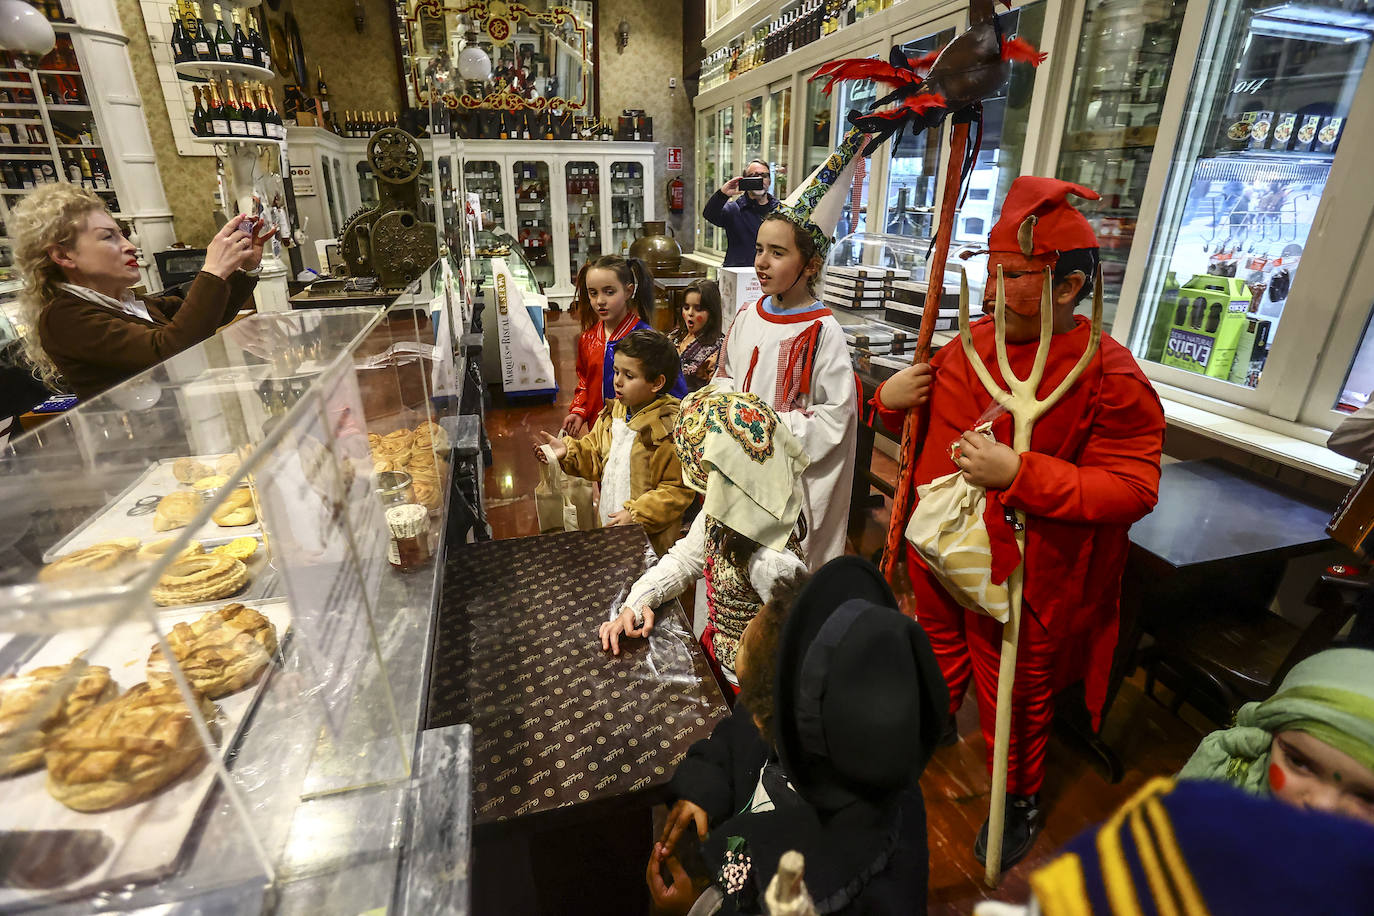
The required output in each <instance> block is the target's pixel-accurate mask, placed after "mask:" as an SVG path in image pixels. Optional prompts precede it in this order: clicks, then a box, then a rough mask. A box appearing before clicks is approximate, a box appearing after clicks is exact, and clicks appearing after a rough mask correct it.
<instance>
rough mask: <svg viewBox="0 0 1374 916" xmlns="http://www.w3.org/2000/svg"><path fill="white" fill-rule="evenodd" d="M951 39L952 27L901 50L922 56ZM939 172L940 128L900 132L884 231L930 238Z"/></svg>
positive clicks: (890, 175)
mask: <svg viewBox="0 0 1374 916" xmlns="http://www.w3.org/2000/svg"><path fill="white" fill-rule="evenodd" d="M953 40H954V29H944V30H943V31H940V32H938V33H936V34H934V35H928V36H926V37H924V38H918V39H916V40H915V41H908V42H906V43H904V44H903V45H902V52H903V53H904V54H906V56H907V57H908V58H917V57H921V56H922V55H924V54H929V53H930V52H931V51H934V50H935V49H936V48H941V47H944V46H945V45H947V44H949V43H950V42H951V41H953ZM939 174H940V130H939V128H936V127H931V128H927V129H926V130H922V131H909V130H907V131H902V136H901V138H900V139H898V140H896V141H895V142H894V143H893V145H892V156H891V159H890V160H889V161H888V167H887V207H886V213H885V216H884V222H885V228H886V231H888V232H890V233H893V234H896V235H907V236H913V237H916V238H929V237H930V235H931V233H932V232H933V231H934V219H935V188H936V181H937V180H938V177H939Z"/></svg>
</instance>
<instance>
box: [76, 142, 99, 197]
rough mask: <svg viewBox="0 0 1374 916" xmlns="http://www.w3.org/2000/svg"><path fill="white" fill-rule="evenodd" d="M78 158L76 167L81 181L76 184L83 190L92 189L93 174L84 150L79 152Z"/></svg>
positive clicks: (93, 185) (93, 183)
mask: <svg viewBox="0 0 1374 916" xmlns="http://www.w3.org/2000/svg"><path fill="white" fill-rule="evenodd" d="M79 158H80V159H81V162H80V164H79V165H78V166H77V170H78V171H79V172H80V173H81V180H80V181H78V182H77V184H79V185H81V187H83V188H84V187H91V188H94V187H95V172H94V171H92V169H91V160H90V159H89V158H88V157H87V156H86V151H85V150H82V151H81V155H80V157H79Z"/></svg>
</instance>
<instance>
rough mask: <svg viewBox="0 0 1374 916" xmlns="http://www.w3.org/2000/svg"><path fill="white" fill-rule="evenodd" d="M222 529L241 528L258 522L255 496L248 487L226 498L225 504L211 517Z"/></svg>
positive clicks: (241, 488)
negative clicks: (254, 503)
mask: <svg viewBox="0 0 1374 916" xmlns="http://www.w3.org/2000/svg"><path fill="white" fill-rule="evenodd" d="M210 517H211V518H213V519H214V520H215V524H216V525H219V526H220V527H221V528H239V527H242V526H243V525H251V524H253V523H254V522H256V521H257V520H258V514H257V512H256V511H254V509H253V494H252V493H250V492H249V491H248V488H247V487H240V488H239V489H237V490H235V491H234V492H233V493H230V494H229V495H228V496H227V497H225V499H224V502H223V503H221V504H220V505H219V507H218V508H217V509H215V511H214V514H212V515H211V516H210Z"/></svg>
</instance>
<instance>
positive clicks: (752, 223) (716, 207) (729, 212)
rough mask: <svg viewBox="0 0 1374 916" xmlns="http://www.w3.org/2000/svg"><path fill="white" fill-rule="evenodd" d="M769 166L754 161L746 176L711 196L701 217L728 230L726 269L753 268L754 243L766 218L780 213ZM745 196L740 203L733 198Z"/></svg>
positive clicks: (746, 170) (740, 199)
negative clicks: (770, 214) (773, 191)
mask: <svg viewBox="0 0 1374 916" xmlns="http://www.w3.org/2000/svg"><path fill="white" fill-rule="evenodd" d="M770 184H771V182H770V176H769V169H768V163H766V162H764V161H763V160H762V159H754V160H752V161H750V163H749V164H748V165H747V166H745V167H744V174H743V175H742V176H740V177H738V178H731V179H730V180H729V181H727V182H725V184H723V185H721V186H720V190H718V191H716V193H714V194H712V195H711V199H710V200H708V201H707V202H706V206H705V207H704V208H703V209H702V211H701V215H702V216H704V217H705V218H706V219H707V220H708V221H709V222H711V223H714V224H715V225H717V226H719V227H720V228H722V229H724V230H725V238H726V242H727V243H726V246H725V261H724V262H723V263H722V264H721V266H722V267H753V266H754V239H755V237H756V236H757V235H758V234H759V226H760V225H762V224H763V218H764V217H765V216H767V215H768V214H769V213H771V212H773V211H774V210H776V209H777V206H778V199H777V198H776V197H774V196H773V195H772V194H770V193H769V190H768V189H769V185H770ZM740 193H743V194H744V196H743V197H740V198H739V199H737V200H732V199H731V198H732V197H734V196H735V195H737V194H740Z"/></svg>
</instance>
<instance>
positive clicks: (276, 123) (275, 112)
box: [267, 86, 286, 140]
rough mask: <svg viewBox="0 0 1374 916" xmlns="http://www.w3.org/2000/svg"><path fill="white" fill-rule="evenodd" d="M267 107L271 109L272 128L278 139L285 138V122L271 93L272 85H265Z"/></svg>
mask: <svg viewBox="0 0 1374 916" xmlns="http://www.w3.org/2000/svg"><path fill="white" fill-rule="evenodd" d="M267 107H268V109H269V110H270V111H271V119H272V128H273V130H274V131H275V132H276V137H277V139H278V140H285V139H286V123H285V122H283V121H282V119H281V109H280V108H278V107H277V99H276V97H275V96H273V94H272V87H271V86H268V87H267Z"/></svg>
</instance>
